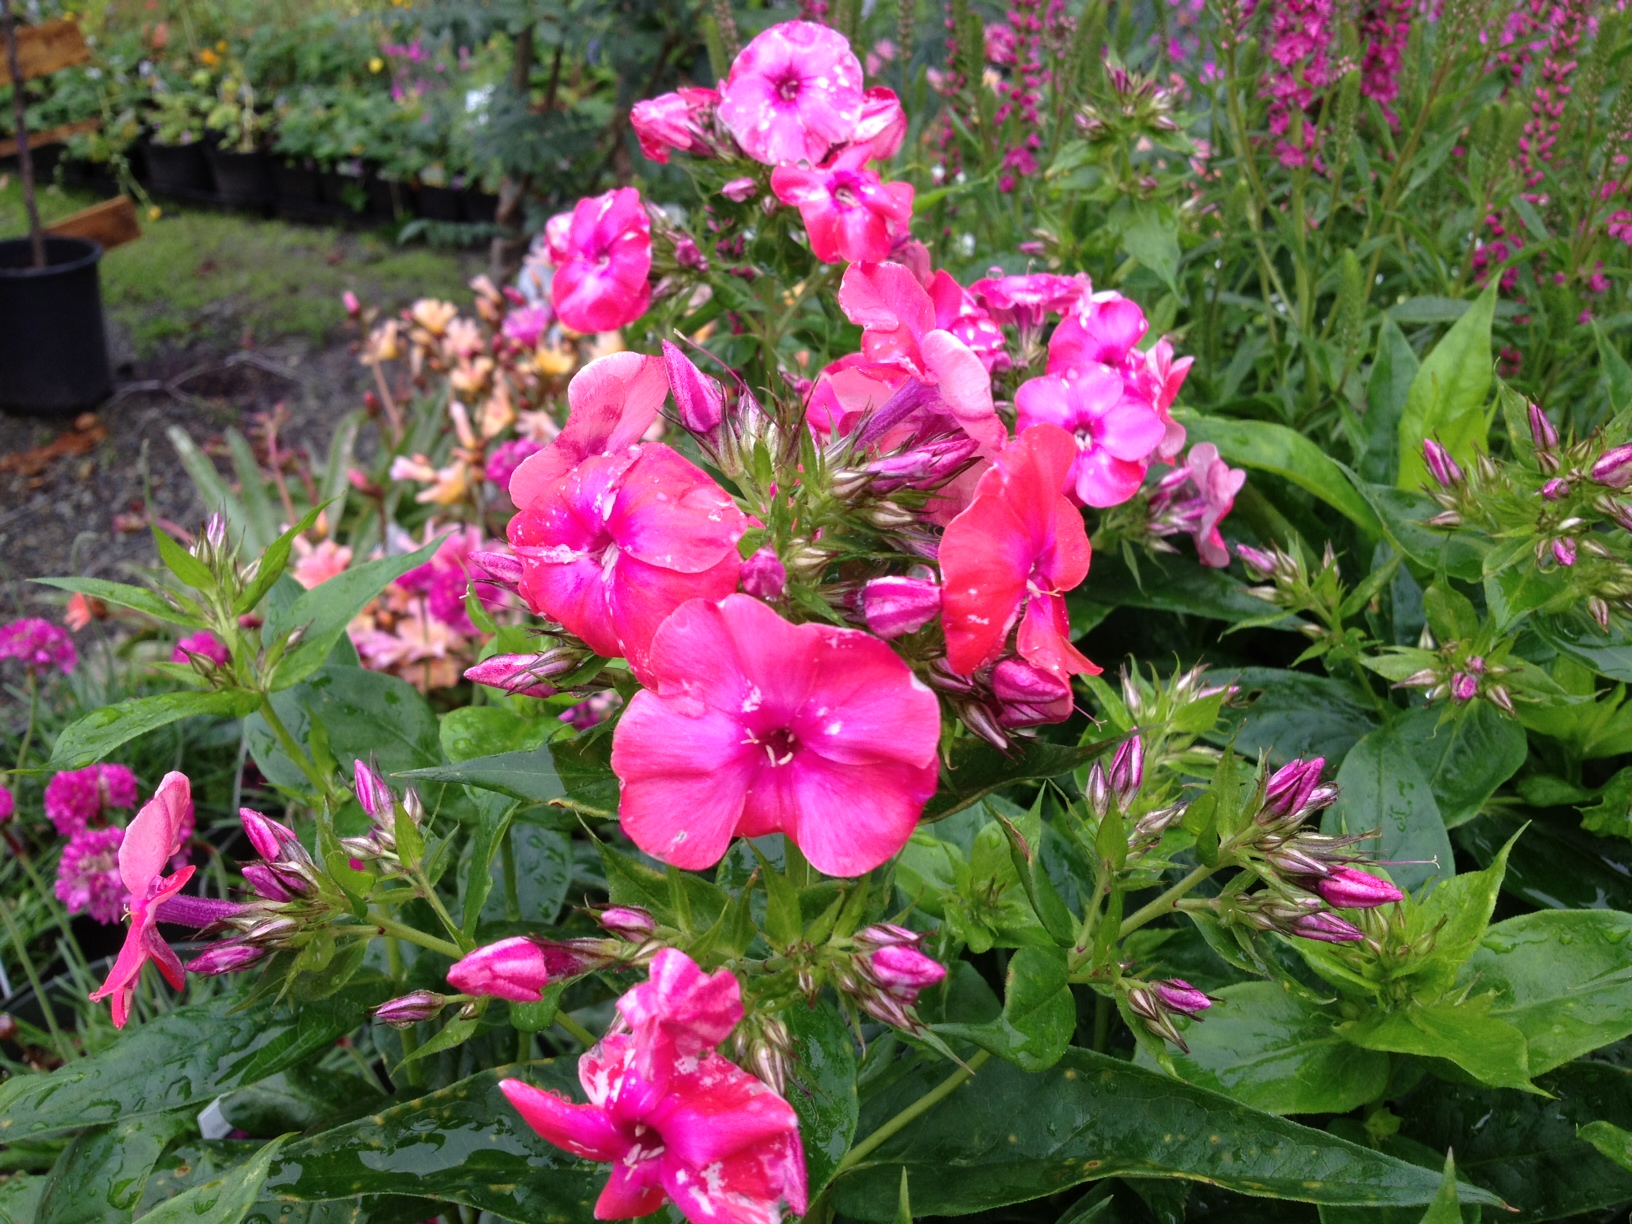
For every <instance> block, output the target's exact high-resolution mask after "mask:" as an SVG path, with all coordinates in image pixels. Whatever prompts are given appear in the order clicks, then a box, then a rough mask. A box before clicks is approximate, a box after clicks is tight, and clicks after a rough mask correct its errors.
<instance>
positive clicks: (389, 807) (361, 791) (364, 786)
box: [352, 761, 397, 822]
mask: <svg viewBox="0 0 1632 1224" xmlns="http://www.w3.org/2000/svg"><path fill="white" fill-rule="evenodd" d="M352 789H353V790H354V791H356V792H357V802H358V803H360V804H361V805H362V808H363V811H365V812H367V813H368V814H369V816H370V817H371V818H372V819H373V820H375V821H376V822H390V821H391V820H392V819H393V817H394V816H395V813H396V808H397V797H396V796H395V795H394V794H392V793H391V788H390V787H389V786H387V785H386V784H385V779H384V778H382V777H380V775H379V774H377V773H375V772H374V771H373V770H372V769H370V768H369V767H368V766H367V765H364V764H363V763H362V762H361V761H354V762H353V763H352Z"/></svg>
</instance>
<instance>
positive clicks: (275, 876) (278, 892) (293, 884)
mask: <svg viewBox="0 0 1632 1224" xmlns="http://www.w3.org/2000/svg"><path fill="white" fill-rule="evenodd" d="M243 871H244V879H245V881H247V882H248V884H249V886H250V887H251V888H252V889H254V890H255V892H256V893H257V894H259V895H260V896H262V897H265V898H266V899H267V900H268V901H288V900H291V899H292V898H294V897H302V896H305V895H306V893H307V892H308V891H310V888H311V885H310V883H309V882H308V881H307V880H306V878H305V877H304V876H302V875H301V874H300V873H299V872H297V871H290V870H289V869H288V868H286V867H279V866H275V865H274V864H271V863H250V864H249V865H248V866H246V867H245V868H244V869H243Z"/></svg>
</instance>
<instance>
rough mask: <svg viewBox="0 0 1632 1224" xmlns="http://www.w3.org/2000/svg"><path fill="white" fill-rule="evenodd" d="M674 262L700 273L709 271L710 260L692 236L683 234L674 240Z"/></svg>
mask: <svg viewBox="0 0 1632 1224" xmlns="http://www.w3.org/2000/svg"><path fill="white" fill-rule="evenodd" d="M674 262H675V263H677V264H679V265H680V266H681V267H682V268H694V269H696V270H697V271H699V272H707V271H708V260H707V259H706V258H704V256H703V253H702V251H700V250H699V249H698V248H697V243H696V242H695V241H694V240H693V239H692V237H691V235H690V234H681V235H680V237H678V238H676V239H675V240H674Z"/></svg>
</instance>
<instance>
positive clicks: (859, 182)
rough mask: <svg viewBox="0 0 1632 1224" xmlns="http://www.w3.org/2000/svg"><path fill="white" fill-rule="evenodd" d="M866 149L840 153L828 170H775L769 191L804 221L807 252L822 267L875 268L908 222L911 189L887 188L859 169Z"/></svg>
mask: <svg viewBox="0 0 1632 1224" xmlns="http://www.w3.org/2000/svg"><path fill="white" fill-rule="evenodd" d="M866 160H867V151H866V150H865V149H857V150H851V151H848V152H845V153H841V154H840V155H839V156H838V157H837V158H836V159H834V162H833V164H832V165H830V166H825V167H822V168H820V169H814V170H813V169H810V168H808V167H798V166H778V167H777V168H776V169H775V170H773V171H772V172H771V190H772V191H774V192H775V193H776V198H777V199H779V200H781V201H782V203H784V204H792V205H793V206H794V207H796V208H797V209H798V210H799V215H800V216H801V217H802V218H804V222H805V231H806V232H807V233H808V234H809V235H810V249H811V251H812V253H813V254H814V255H815V256H816V258H817V259H819V260H821V261H822V262H823V263H840V262H846V263H877V262H879V261H881V260H883V259H887V258H888V257H889V254H890V248H891V246H892V245H893V244H894V237H895V234H896V233H897V232H898V231H901V230H905V229H906V227H907V225H908V224H909V223H910V222H911V221H912V185H911V184H910V183H886V182H883V181H881V180H880V179H879V177H878V174H877V172H876V171H873V170H868V169H865V168H864V167H863V163H864V162H865V161H866Z"/></svg>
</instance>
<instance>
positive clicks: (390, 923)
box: [368, 914, 465, 960]
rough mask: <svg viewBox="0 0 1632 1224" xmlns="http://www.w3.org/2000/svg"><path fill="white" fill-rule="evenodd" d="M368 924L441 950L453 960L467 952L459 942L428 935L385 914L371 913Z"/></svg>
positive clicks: (422, 946) (398, 936) (386, 933)
mask: <svg viewBox="0 0 1632 1224" xmlns="http://www.w3.org/2000/svg"><path fill="white" fill-rule="evenodd" d="M368 925H369V926H371V927H375V928H377V929H378V930H379V932H380V934H381V935H394V936H396V937H397V938H398V939H400V940H403V941H404V942H406V943H411V944H418V945H419V946H420V947H421V948H428V949H429V950H430V951H432V952H440V953H441V954H442V955H443V956H446V957H448V958H449V959H451V960H458V959H459V958H460V957H461V956H463V955H464V954H465V953H464V951H463V949H461V948H460V947H459V945H458V944H453V943H449V942H448V941H447V940H445V939H438V938H437V937H436V936H435V935H427V934H425V932H424V931H419V930H415V929H414V928H413V927H411V926H407V925H405V924H403V923H401V922H397V921H394V920H393V919H390V918H387V917H385V916H384V915H383V914H370V915H369V918H368Z"/></svg>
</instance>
